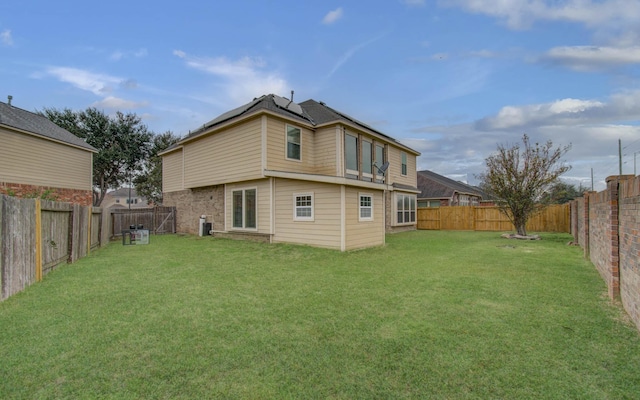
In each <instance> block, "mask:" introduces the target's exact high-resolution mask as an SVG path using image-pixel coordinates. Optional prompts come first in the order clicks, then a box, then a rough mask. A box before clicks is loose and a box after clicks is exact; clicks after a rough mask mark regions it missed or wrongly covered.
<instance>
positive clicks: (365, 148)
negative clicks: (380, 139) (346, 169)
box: [361, 140, 373, 181]
mask: <svg viewBox="0 0 640 400" xmlns="http://www.w3.org/2000/svg"><path fill="white" fill-rule="evenodd" d="M372 151H373V143H371V142H368V141H366V140H363V141H362V162H361V164H362V179H363V180H367V181H372V180H373V175H372V171H371V169H372V166H373V160H372V159H371V156H372V154H371V152H372Z"/></svg>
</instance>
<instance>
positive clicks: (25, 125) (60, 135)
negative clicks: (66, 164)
mask: <svg viewBox="0 0 640 400" xmlns="http://www.w3.org/2000/svg"><path fill="white" fill-rule="evenodd" d="M0 125H5V126H10V127H12V128H16V129H20V130H23V131H27V132H30V133H34V134H36V135H38V136H42V137H45V138H48V139H53V140H56V141H59V142H63V143H67V144H70V145H73V146H77V147H81V148H83V149H86V150H89V151H97V150H96V149H95V148H94V147H93V146H91V145H90V144H87V143H86V142H85V141H84V140H82V139H80V138H79V137H77V136H76V135H74V134H73V133H71V132H69V131H68V130H66V129H63V128H61V127H59V126H58V125H56V124H54V123H53V122H51V121H50V120H49V119H47V118H46V117H44V116H42V115H38V114H35V113H32V112H30V111H26V110H23V109H21V108H18V107H14V106H12V105H9V104H7V103H3V102H0Z"/></svg>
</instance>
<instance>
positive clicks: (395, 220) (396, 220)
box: [393, 193, 418, 226]
mask: <svg viewBox="0 0 640 400" xmlns="http://www.w3.org/2000/svg"><path fill="white" fill-rule="evenodd" d="M398 196H403V197H404V196H406V197H409V198H411V197H413V198H414V199H415V205H416V208H415V210H414V212H415V220H414V221H413V222H411V221H410V222H398ZM394 200H395V201H394V204H395V205H394V206H393V208H394V214H395V216H394V222H395V226H404V225H415V224H416V223H417V221H418V198H417V196H412V195H410V194H407V193H396V195H395V199H394ZM403 203H404V200H403ZM402 211H403V212H404V211H405V210H404V207H403V210H402ZM409 216H411V200H409Z"/></svg>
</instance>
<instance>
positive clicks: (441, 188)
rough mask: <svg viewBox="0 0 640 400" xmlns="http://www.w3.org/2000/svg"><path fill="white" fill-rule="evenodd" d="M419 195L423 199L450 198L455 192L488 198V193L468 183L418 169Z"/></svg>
mask: <svg viewBox="0 0 640 400" xmlns="http://www.w3.org/2000/svg"><path fill="white" fill-rule="evenodd" d="M418 189H420V190H421V191H422V192H421V193H420V194H419V195H418V198H421V199H438V198H440V199H441V198H450V197H451V196H453V194H454V193H455V192H459V193H466V194H473V195H477V196H480V197H482V198H486V194H485V193H483V192H482V191H481V190H479V189H478V188H476V187H474V186H471V185H467V184H466V183H462V182H458V181H454V180H453V179H449V178H447V177H446V176H442V175H438V174H436V173H435V172H432V171H427V170H425V171H418Z"/></svg>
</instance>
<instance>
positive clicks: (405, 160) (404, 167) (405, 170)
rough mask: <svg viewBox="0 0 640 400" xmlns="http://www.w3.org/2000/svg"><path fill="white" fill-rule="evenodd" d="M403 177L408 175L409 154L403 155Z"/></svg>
mask: <svg viewBox="0 0 640 400" xmlns="http://www.w3.org/2000/svg"><path fill="white" fill-rule="evenodd" d="M402 175H407V153H402Z"/></svg>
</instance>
